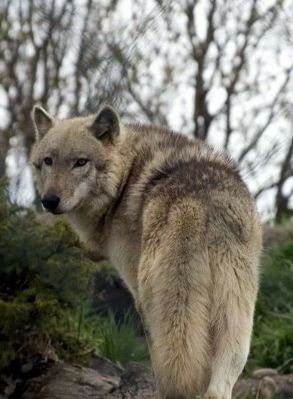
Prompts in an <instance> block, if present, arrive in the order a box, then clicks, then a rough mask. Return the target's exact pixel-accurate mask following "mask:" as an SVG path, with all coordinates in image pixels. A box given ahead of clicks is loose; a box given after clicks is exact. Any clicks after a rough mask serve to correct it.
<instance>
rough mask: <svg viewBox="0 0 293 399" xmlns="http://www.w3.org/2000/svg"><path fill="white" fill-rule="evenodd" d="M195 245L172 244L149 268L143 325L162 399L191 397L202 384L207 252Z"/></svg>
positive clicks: (205, 346)
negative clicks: (151, 276) (152, 272)
mask: <svg viewBox="0 0 293 399" xmlns="http://www.w3.org/2000/svg"><path fill="white" fill-rule="evenodd" d="M199 244H201V245H203V246H204V244H203V243H199V242H197V243H196V242H193V243H192V244H191V243H188V245H182V243H181V244H180V242H179V243H177V245H178V248H177V249H176V248H173V251H172V253H170V254H168V256H163V258H161V259H160V260H158V263H157V262H156V263H157V268H156V267H154V269H155V270H156V277H155V284H154V285H153V290H152V301H151V302H152V306H151V310H150V314H149V317H148V320H149V322H148V325H149V329H150V335H151V356H152V363H153V368H154V372H155V377H156V381H157V385H158V390H159V394H160V398H162V399H194V398H195V396H196V394H198V393H200V392H201V391H202V389H203V388H204V386H205V385H206V384H207V382H208V381H207V376H208V367H209V355H210V353H211V350H210V337H209V335H210V334H209V312H210V297H209V295H210V293H209V291H210V282H211V279H210V270H209V262H208V253H207V250H206V249H203V246H202V247H201V245H199ZM175 245H176V244H175ZM177 245H176V246H177ZM190 247H192V248H190ZM200 247H201V248H200ZM170 252H171V251H170Z"/></svg>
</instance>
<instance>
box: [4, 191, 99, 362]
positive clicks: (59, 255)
mask: <svg viewBox="0 0 293 399" xmlns="http://www.w3.org/2000/svg"><path fill="white" fill-rule="evenodd" d="M0 220H1V223H0V259H1V263H0V338H1V339H0V341H1V347H0V368H3V367H5V366H7V365H8V364H9V363H10V362H11V360H14V359H15V358H18V359H21V358H22V357H24V356H27V355H28V354H32V353H33V352H38V351H42V350H44V349H45V348H46V346H47V345H48V344H49V343H50V345H53V346H54V347H55V348H57V350H58V349H60V350H61V346H62V345H60V343H62V342H63V341H64V342H63V343H64V345H65V341H66V339H68V336H69V335H71V336H73V337H74V339H75V342H74V345H71V347H70V351H72V352H74V351H76V350H79V349H80V346H81V342H80V345H79V344H78V340H79V339H78V338H79V337H78V334H75V333H74V334H72V332H74V329H75V326H74V324H73V323H67V324H65V323H64V320H67V319H68V317H69V315H70V314H71V313H74V312H75V313H76V312H78V309H80V306H81V304H82V303H83V301H86V300H87V299H89V296H90V293H91V288H92V282H93V273H94V270H95V266H94V264H93V263H92V262H90V261H89V260H88V259H86V257H85V255H84V251H83V248H82V246H81V244H80V242H79V240H78V238H77V237H76V235H75V234H74V233H73V232H72V231H71V229H70V228H69V227H68V226H67V225H66V224H65V223H64V222H63V221H61V220H59V221H57V222H56V223H55V224H54V225H46V224H42V223H39V222H38V221H37V220H36V217H35V215H34V213H33V212H32V211H30V210H28V209H23V208H20V207H18V206H16V205H13V204H10V203H9V202H8V200H7V198H6V196H5V188H4V185H3V184H2V185H1V187H0ZM61 335H62V336H63V338H64V339H63V341H62V340H60V336H61ZM71 341H72V339H71Z"/></svg>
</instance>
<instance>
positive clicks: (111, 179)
mask: <svg viewBox="0 0 293 399" xmlns="http://www.w3.org/2000/svg"><path fill="white" fill-rule="evenodd" d="M32 120H33V124H34V127H35V131H36V143H35V145H34V148H33V151H32V155H31V161H32V164H33V166H34V169H35V176H36V180H37V187H38V190H39V192H40V195H41V199H42V204H43V206H44V208H46V209H47V210H48V211H50V212H52V213H54V214H60V213H65V212H66V213H68V212H72V211H73V210H76V209H78V208H80V207H82V206H83V205H84V204H85V201H89V202H91V201H92V199H93V198H95V201H96V202H97V201H98V202H99V201H100V206H103V205H106V203H107V202H109V201H110V200H111V199H112V198H113V197H114V196H115V194H116V192H117V190H118V184H119V177H118V176H117V173H116V171H117V162H118V161H117V157H116V155H115V154H116V150H115V147H116V145H115V144H116V142H117V141H118V140H119V132H120V123H119V118H118V116H117V114H116V112H115V111H114V110H113V109H112V108H111V107H109V106H105V107H104V108H102V109H101V111H100V112H99V113H98V114H97V115H95V116H89V117H83V118H73V119H66V120H56V119H54V118H53V117H52V116H50V115H49V114H48V113H47V112H46V111H45V110H44V109H43V108H41V107H39V106H35V107H34V109H33V111H32ZM115 163H116V169H115ZM85 205H86V204H85Z"/></svg>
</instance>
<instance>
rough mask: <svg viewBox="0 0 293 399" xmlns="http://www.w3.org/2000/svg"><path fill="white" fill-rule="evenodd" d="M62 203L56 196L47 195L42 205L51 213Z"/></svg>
mask: <svg viewBox="0 0 293 399" xmlns="http://www.w3.org/2000/svg"><path fill="white" fill-rule="evenodd" d="M59 202H60V198H59V197H57V195H54V194H48V195H45V196H44V197H43V198H42V204H43V206H44V208H46V209H48V210H49V211H54V210H55V209H56V208H57V206H58V204H59Z"/></svg>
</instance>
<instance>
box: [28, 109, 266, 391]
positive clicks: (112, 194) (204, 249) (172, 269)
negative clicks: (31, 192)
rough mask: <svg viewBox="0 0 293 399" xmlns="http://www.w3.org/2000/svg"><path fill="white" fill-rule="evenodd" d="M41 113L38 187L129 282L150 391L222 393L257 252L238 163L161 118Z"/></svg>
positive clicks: (232, 370)
mask: <svg viewBox="0 0 293 399" xmlns="http://www.w3.org/2000/svg"><path fill="white" fill-rule="evenodd" d="M42 112H43V111H42V110H41V109H37V110H35V112H34V122H35V127H36V130H37V132H38V140H37V142H36V145H35V147H34V149H33V153H32V163H33V164H34V165H36V176H37V181H38V187H39V190H40V193H41V195H45V194H47V193H48V192H50V193H54V194H56V195H58V196H59V197H60V199H61V200H60V205H59V208H58V209H57V210H56V213H65V214H66V216H67V218H68V220H69V221H70V222H71V223H72V224H73V226H74V227H75V228H76V230H77V232H78V233H79V234H80V236H81V238H82V239H83V240H84V241H85V242H86V244H87V245H88V247H89V248H90V250H91V251H93V252H94V253H95V254H96V255H97V256H101V257H103V258H107V259H110V260H111V262H112V263H113V264H114V265H115V267H116V268H117V269H118V271H119V272H120V274H121V275H122V277H123V278H124V280H125V282H126V283H127V285H128V287H129V290H130V291H131V293H132V294H133V296H134V298H135V302H136V306H137V309H138V311H139V312H140V314H141V317H142V320H143V323H144V325H145V329H146V334H147V339H148V343H149V348H150V353H151V358H152V364H153V369H154V373H155V377H156V381H157V385H158V391H159V396H160V398H161V399H163V398H164V399H194V398H195V397H196V395H197V394H199V393H202V394H204V397H205V398H206V399H230V398H231V392H232V388H233V386H234V384H235V382H236V380H237V378H238V376H239V374H240V373H241V371H242V369H243V367H244V365H245V362H246V359H247V355H248V351H249V345H250V336H251V331H252V324H253V313H254V306H255V301H256V295H257V289H258V261H259V254H260V250H261V228H260V223H259V220H258V216H257V213H256V210H255V205H254V201H253V200H252V198H251V196H250V194H249V192H248V190H247V188H246V186H245V185H244V183H243V182H242V180H241V178H240V176H239V173H238V171H237V169H236V168H235V166H234V165H233V164H232V162H231V161H230V160H229V159H228V158H227V157H226V156H224V155H223V154H219V153H216V152H214V151H213V150H212V149H211V148H210V147H208V146H207V144H205V143H204V142H202V141H199V140H194V141H193V140H190V139H188V138H187V137H185V136H182V135H179V134H176V133H173V132H169V131H167V130H165V129H162V128H156V127H152V126H141V125H135V124H122V123H120V122H119V123H118V122H117V121H118V120H119V119H115V126H114V125H113V126H114V127H113V129H114V128H115V132H116V134H112V133H113V132H111V129H109V131H108V130H107V129H105V121H104V120H103V129H102V130H100V132H102V133H103V135H102V136H101V133H99V134H95V131H94V130H93V122H94V121H95V120H97V119H95V118H96V117H94V116H90V117H87V118H75V119H71V120H65V121H55V120H54V119H53V118H52V117H50V116H49V115H48V114H45V113H44V112H43V113H42ZM113 112H114V111H113ZM110 119H111V118H110ZM111 123H112V122H111V120H109V124H110V125H111ZM98 126H99V124H98ZM106 126H108V125H107V123H106ZM117 126H118V127H117ZM104 131H106V136H105V134H104ZM40 132H41V134H40ZM107 135H108V136H109V137H107ZM48 156H50V157H52V159H53V165H52V166H46V165H44V162H43V159H44V158H45V157H48ZM76 158H87V159H88V163H87V165H86V166H85V167H84V169H83V168H74V167H73V166H72V162H74V159H76ZM70 162H71V163H70ZM77 169H79V170H77Z"/></svg>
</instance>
